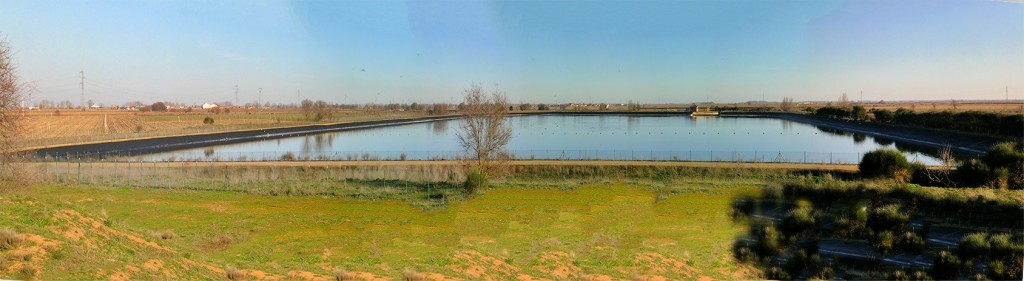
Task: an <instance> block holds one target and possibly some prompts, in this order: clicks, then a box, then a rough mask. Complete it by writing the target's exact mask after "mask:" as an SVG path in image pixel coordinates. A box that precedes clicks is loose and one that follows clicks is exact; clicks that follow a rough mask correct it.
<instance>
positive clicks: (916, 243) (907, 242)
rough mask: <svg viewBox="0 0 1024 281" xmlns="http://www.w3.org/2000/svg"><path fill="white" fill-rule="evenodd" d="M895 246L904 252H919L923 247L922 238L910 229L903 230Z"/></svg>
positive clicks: (922, 250)
mask: <svg viewBox="0 0 1024 281" xmlns="http://www.w3.org/2000/svg"><path fill="white" fill-rule="evenodd" d="M896 248H897V249H899V250H902V251H905V252H909V253H915V254H920V253H922V252H924V249H925V243H924V238H923V237H921V235H918V234H917V233H914V232H911V231H907V232H903V235H902V236H901V237H900V239H899V241H897V243H896Z"/></svg>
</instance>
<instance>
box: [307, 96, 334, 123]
mask: <svg viewBox="0 0 1024 281" xmlns="http://www.w3.org/2000/svg"><path fill="white" fill-rule="evenodd" d="M301 106H302V114H303V115H304V116H305V117H306V120H308V121H313V122H320V121H323V120H328V119H331V117H332V111H333V110H331V108H330V105H328V104H327V102H325V101H322V100H317V101H311V100H308V99H307V100H302V105H301Z"/></svg>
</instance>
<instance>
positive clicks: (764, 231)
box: [755, 226, 782, 256]
mask: <svg viewBox="0 0 1024 281" xmlns="http://www.w3.org/2000/svg"><path fill="white" fill-rule="evenodd" d="M780 238H781V237H780V236H779V232H778V231H776V230H775V228H774V227H771V226H765V227H762V228H761V231H760V232H758V233H757V245H756V246H755V251H757V254H758V255H760V256H773V255H775V254H778V253H779V252H780V251H781V250H782V248H781V245H780V244H779V239H780Z"/></svg>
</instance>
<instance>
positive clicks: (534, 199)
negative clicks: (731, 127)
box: [0, 184, 753, 279]
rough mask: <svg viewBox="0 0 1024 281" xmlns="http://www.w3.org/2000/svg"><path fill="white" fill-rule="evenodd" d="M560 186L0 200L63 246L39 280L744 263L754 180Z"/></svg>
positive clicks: (24, 225)
mask: <svg viewBox="0 0 1024 281" xmlns="http://www.w3.org/2000/svg"><path fill="white" fill-rule="evenodd" d="M564 189H567V190H560V189H551V188H521V187H517V186H511V185H509V186H499V187H497V188H492V189H489V190H487V191H486V192H485V193H484V194H482V195H480V196H478V197H476V198H472V199H468V200H464V201H461V202H455V203H451V204H449V205H447V206H446V207H440V208H431V209H424V208H421V207H418V206H416V205H415V204H410V201H397V200H363V199H356V198H349V197H323V196H267V195H257V194H247V193H241V192H232V191H192V190H168V189H149V188H103V187H83V186H57V185H38V186H33V187H29V188H26V189H21V190H19V191H16V192H15V193H12V194H8V195H3V200H6V201H9V202H10V204H8V203H7V202H6V201H0V202H4V205H12V206H15V207H13V208H0V225H4V226H10V227H11V228H13V229H15V230H16V231H18V232H19V233H33V234H37V235H42V236H44V237H47V238H49V239H54V240H57V241H62V242H63V244H64V245H65V246H61V248H60V250H58V251H56V252H60V251H65V252H67V251H70V252H68V253H63V254H61V255H62V258H61V259H59V260H58V259H55V258H49V259H44V260H41V261H40V262H39V266H40V268H42V269H43V270H42V273H41V274H42V275H41V277H42V278H43V279H68V278H71V279H75V278H87V279H89V278H95V276H97V275H98V274H99V275H103V276H106V275H109V274H112V273H113V272H116V271H117V270H121V271H122V272H128V273H130V274H129V275H130V276H132V277H133V278H144V279H145V278H147V277H146V276H158V275H152V274H154V273H151V272H149V273H147V272H148V271H146V270H145V269H143V270H142V273H132V272H131V271H130V270H126V269H124V268H123V267H125V265H134V266H135V267H141V265H142V264H143V263H144V262H146V261H147V260H149V259H153V258H156V259H161V260H164V261H165V262H166V263H167V266H168V267H169V268H176V267H177V269H175V270H176V271H174V270H172V271H173V272H175V273H174V274H176V275H174V277H176V278H185V279H189V278H210V277H215V278H224V276H220V275H218V273H211V272H207V273H203V272H202V271H195V270H192V271H189V270H183V269H181V267H184V266H182V265H181V264H182V263H181V262H174V261H176V260H181V259H182V258H186V257H187V258H190V259H193V260H196V261H198V262H205V263H208V264H210V265H213V266H217V267H220V268H223V267H225V266H227V265H231V266H235V267H237V268H240V269H258V270H262V271H265V272H268V273H272V274H279V275H285V274H287V273H288V272H291V271H310V272H314V273H316V274H320V275H329V276H330V275H331V274H332V273H331V271H332V270H333V268H334V267H337V266H340V267H344V268H345V269H347V270H348V271H361V272H372V273H374V274H376V275H378V276H387V277H393V278H398V277H401V276H402V275H401V274H402V272H403V270H404V269H406V268H409V269H413V270H414V271H416V272H420V273H423V272H433V273H440V274H443V275H446V276H453V277H462V278H471V279H472V278H475V277H474V275H470V273H466V272H465V271H464V270H462V269H464V268H466V267H467V266H468V265H470V264H473V263H475V262H479V261H474V258H469V259H466V258H465V257H466V256H467V255H465V254H460V253H465V252H466V251H470V252H471V253H473V252H478V253H480V254H482V255H484V256H486V257H488V258H494V259H496V260H500V261H504V262H506V263H508V264H510V265H511V266H514V267H517V268H519V269H520V270H521V271H520V272H521V273H524V274H528V275H532V276H535V277H547V278H558V277H559V275H558V274H559V273H557V272H553V271H551V270H550V269H553V268H555V267H557V266H556V265H558V264H562V265H563V266H562V267H563V268H572V267H578V268H579V269H580V270H582V271H583V272H586V273H587V274H604V275H610V276H614V277H619V278H631V277H633V276H635V275H636V274H644V273H653V274H657V275H661V276H666V277H669V278H673V279H674V278H696V277H698V276H710V277H713V278H719V279H733V278H736V276H734V275H732V272H735V271H737V270H740V269H742V268H740V267H739V266H738V265H735V264H734V263H733V261H732V258H731V252H730V246H731V243H732V241H733V240H734V239H735V238H736V237H737V236H738V235H741V234H742V232H743V231H744V229H745V226H743V225H739V224H734V223H733V222H732V220H731V219H730V217H729V206H730V203H731V200H732V198H733V196H734V194H737V193H740V192H748V191H750V190H751V189H753V187H752V186H733V187H713V186H707V185H705V186H700V185H690V186H686V187H663V189H671V192H667V193H666V192H656V191H655V190H654V189H653V188H650V187H636V186H625V185H622V184H593V185H587V186H584V187H578V188H577V187H573V188H564ZM666 194H668V195H666ZM27 202H33V203H31V204H28V203H27ZM65 209H70V210H77V211H79V212H81V213H82V214H84V215H86V216H88V217H91V218H96V219H97V220H98V221H104V222H105V223H104V224H107V225H109V226H111V227H112V228H113V229H116V230H124V231H128V232H130V233H138V234H141V235H143V236H144V237H145V238H146V239H147V240H148V241H155V242H157V243H158V244H160V245H165V246H167V247H169V248H171V249H173V250H174V252H166V251H159V250H154V249H149V248H146V247H139V246H137V245H135V244H134V243H131V241H127V240H125V239H118V238H117V237H113V238H111V239H99V238H100V237H101V236H95V237H94V238H96V239H94V240H95V241H94V242H95V243H102V245H101V246H100V247H99V248H98V249H91V248H88V247H87V246H83V245H82V244H83V243H82V242H80V241H74V240H73V239H71V238H68V237H65V236H64V235H61V234H59V233H62V232H61V231H54V230H60V229H61V228H62V227H64V226H60V225H59V224H60V223H61V222H60V221H59V220H55V219H53V217H54V214H58V213H60V212H61V210H65ZM167 230H170V231H173V233H174V234H175V235H174V237H173V238H172V239H167V240H162V239H161V238H160V233H163V232H164V231H167ZM87 231H88V229H87ZM151 233H152V234H151ZM86 237H87V239H84V240H89V239H88V237H89V234H87V235H86ZM560 253H564V255H560ZM653 253H657V254H659V255H662V256H664V257H668V258H671V259H674V260H676V261H678V262H679V263H680V264H686V265H687V266H691V267H693V268H695V270H693V272H689V271H681V272H680V271H678V270H676V269H675V268H669V267H670V266H666V265H664V264H658V263H651V262H643V261H638V259H637V258H638V257H639V256H645V255H647V256H649V255H651V254H653ZM4 254H5V253H0V255H4ZM73 256H75V257H73ZM77 256H81V257H77ZM552 257H556V258H552ZM558 257H561V258H558ZM72 259H73V260H75V261H74V262H69V260H72ZM108 259H109V260H108ZM110 260H113V262H111V261H110ZM477 260H481V259H479V258H478V259H477ZM568 265H571V266H568ZM185 266H187V264H186V265H185ZM193 267H194V266H193ZM119 268H120V269H119ZM492 269H493V268H492ZM0 270H3V269H2V268H0ZM12 274H13V273H11V272H3V273H0V277H15V275H12ZM491 274H493V275H491V276H497V277H498V278H499V279H503V278H501V277H502V276H504V275H500V274H497V273H494V272H491ZM573 274H575V272H573ZM225 276H226V275H225ZM573 276H575V275H573ZM104 278H105V277H104ZM477 278H478V277H477Z"/></svg>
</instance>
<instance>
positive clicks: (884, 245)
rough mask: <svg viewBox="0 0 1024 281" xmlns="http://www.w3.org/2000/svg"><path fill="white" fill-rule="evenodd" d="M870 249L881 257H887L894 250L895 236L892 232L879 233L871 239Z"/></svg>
mask: <svg viewBox="0 0 1024 281" xmlns="http://www.w3.org/2000/svg"><path fill="white" fill-rule="evenodd" d="M871 247H872V248H875V250H878V252H879V253H882V255H889V254H890V253H892V250H893V249H894V248H896V236H895V235H893V234H892V231H888V230H883V231H879V232H877V233H875V235H874V236H872V237H871Z"/></svg>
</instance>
